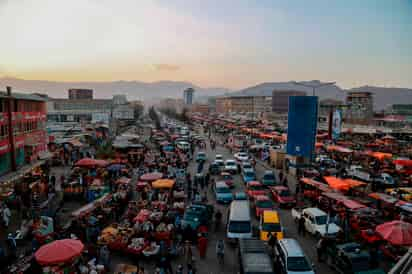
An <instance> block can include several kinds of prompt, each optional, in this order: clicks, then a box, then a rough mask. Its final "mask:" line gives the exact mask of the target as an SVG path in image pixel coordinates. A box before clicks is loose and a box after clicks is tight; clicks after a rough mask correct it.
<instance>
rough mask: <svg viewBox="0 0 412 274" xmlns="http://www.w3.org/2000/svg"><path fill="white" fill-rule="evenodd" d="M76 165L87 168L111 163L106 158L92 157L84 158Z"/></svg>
mask: <svg viewBox="0 0 412 274" xmlns="http://www.w3.org/2000/svg"><path fill="white" fill-rule="evenodd" d="M74 165H75V166H78V167H85V168H94V167H106V166H108V165H109V163H108V162H107V161H105V160H96V159H92V158H83V159H81V160H79V161H77V162H76V163H75V164H74Z"/></svg>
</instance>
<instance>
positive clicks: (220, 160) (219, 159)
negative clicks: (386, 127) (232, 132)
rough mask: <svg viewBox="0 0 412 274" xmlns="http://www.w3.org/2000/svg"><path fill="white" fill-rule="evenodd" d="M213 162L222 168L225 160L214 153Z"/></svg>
mask: <svg viewBox="0 0 412 274" xmlns="http://www.w3.org/2000/svg"><path fill="white" fill-rule="evenodd" d="M214 162H215V163H216V164H218V165H219V166H220V167H222V168H223V167H224V166H225V161H224V160H223V156H222V155H221V154H216V156H215V161H214Z"/></svg>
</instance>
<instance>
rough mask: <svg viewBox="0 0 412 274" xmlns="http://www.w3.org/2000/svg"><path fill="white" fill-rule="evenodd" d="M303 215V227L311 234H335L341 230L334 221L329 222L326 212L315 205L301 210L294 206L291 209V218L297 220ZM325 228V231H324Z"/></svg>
mask: <svg viewBox="0 0 412 274" xmlns="http://www.w3.org/2000/svg"><path fill="white" fill-rule="evenodd" d="M301 217H303V219H304V220H305V229H306V231H308V232H309V233H311V234H312V235H316V236H322V237H324V236H325V235H330V236H336V234H337V233H338V232H339V231H341V228H340V227H339V226H337V225H336V224H335V223H332V222H329V217H328V214H326V213H325V212H323V211H322V210H320V209H319V208H316V207H309V208H305V209H304V210H302V211H301V212H300V211H299V210H298V209H296V208H294V209H292V218H293V219H294V220H295V221H297V220H299V218H301ZM326 230H327V231H326Z"/></svg>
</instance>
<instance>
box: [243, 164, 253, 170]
mask: <svg viewBox="0 0 412 274" xmlns="http://www.w3.org/2000/svg"><path fill="white" fill-rule="evenodd" d="M251 168H252V166H251V165H250V164H246V165H243V169H251Z"/></svg>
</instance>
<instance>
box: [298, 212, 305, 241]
mask: <svg viewBox="0 0 412 274" xmlns="http://www.w3.org/2000/svg"><path fill="white" fill-rule="evenodd" d="M298 234H299V235H302V236H305V219H304V218H303V216H300V218H299V220H298Z"/></svg>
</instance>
